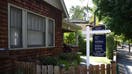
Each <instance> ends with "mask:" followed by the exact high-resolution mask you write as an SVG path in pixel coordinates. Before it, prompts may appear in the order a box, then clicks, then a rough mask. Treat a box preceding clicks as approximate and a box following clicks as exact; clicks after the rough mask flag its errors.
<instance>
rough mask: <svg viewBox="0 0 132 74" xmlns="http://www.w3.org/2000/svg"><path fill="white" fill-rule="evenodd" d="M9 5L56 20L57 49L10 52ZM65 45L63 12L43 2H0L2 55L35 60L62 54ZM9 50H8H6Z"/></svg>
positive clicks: (9, 0) (41, 0)
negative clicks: (40, 57) (35, 58)
mask: <svg viewBox="0 0 132 74" xmlns="http://www.w3.org/2000/svg"><path fill="white" fill-rule="evenodd" d="M8 3H10V4H13V5H16V6H18V7H21V8H24V9H27V10H30V11H32V12H35V13H37V14H40V15H43V16H46V17H49V18H53V19H55V47H52V48H33V49H29V48H28V49H18V50H17V49H15V50H8V41H9V40H8ZM62 44H63V33H62V11H61V10H59V9H57V8H55V7H53V6H51V5H49V4H48V3H46V2H44V1H43V0H0V48H4V49H5V50H0V55H8V56H12V57H16V58H30V57H32V58H34V57H36V56H42V55H56V54H59V53H61V51H62ZM6 49H7V50H6Z"/></svg>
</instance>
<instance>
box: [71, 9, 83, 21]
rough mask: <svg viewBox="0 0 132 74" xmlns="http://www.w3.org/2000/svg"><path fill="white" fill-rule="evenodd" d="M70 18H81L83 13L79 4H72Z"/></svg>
mask: <svg viewBox="0 0 132 74" xmlns="http://www.w3.org/2000/svg"><path fill="white" fill-rule="evenodd" d="M70 14H71V19H83V17H84V15H85V13H84V12H83V8H81V7H80V6H72V8H71V9H70Z"/></svg>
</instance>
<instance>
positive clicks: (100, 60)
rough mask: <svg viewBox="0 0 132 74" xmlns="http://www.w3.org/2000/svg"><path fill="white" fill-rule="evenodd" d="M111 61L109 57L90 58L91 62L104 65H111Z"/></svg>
mask: <svg viewBox="0 0 132 74" xmlns="http://www.w3.org/2000/svg"><path fill="white" fill-rule="evenodd" d="M110 61H111V60H110V59H108V58H107V57H95V56H90V62H96V63H102V64H110Z"/></svg>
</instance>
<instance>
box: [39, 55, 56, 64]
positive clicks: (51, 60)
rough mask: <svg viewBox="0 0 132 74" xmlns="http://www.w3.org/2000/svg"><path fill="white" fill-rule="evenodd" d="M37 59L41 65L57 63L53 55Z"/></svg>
mask: <svg viewBox="0 0 132 74" xmlns="http://www.w3.org/2000/svg"><path fill="white" fill-rule="evenodd" d="M39 61H40V62H41V64H43V65H57V64H58V63H57V58H56V57H53V56H45V57H39Z"/></svg>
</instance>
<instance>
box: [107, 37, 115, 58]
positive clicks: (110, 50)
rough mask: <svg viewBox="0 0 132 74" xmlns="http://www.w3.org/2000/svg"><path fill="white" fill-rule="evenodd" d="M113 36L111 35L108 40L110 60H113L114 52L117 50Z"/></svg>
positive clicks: (108, 56)
mask: <svg viewBox="0 0 132 74" xmlns="http://www.w3.org/2000/svg"><path fill="white" fill-rule="evenodd" d="M115 45H116V44H115V41H114V38H113V35H109V36H107V38H106V56H107V58H109V59H113V50H115V49H116V47H115Z"/></svg>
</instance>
